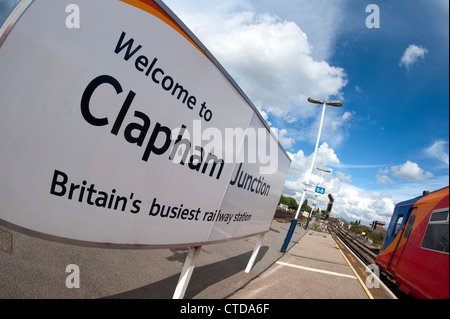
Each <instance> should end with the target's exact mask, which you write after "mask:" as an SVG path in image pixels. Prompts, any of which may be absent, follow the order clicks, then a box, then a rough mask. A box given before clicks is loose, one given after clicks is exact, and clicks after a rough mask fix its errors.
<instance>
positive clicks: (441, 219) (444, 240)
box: [422, 208, 448, 253]
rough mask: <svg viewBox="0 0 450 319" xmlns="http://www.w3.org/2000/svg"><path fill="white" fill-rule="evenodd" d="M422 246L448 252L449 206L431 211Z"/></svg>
mask: <svg viewBox="0 0 450 319" xmlns="http://www.w3.org/2000/svg"><path fill="white" fill-rule="evenodd" d="M422 248H426V249H431V250H436V251H440V252H445V253H448V208H446V209H440V210H437V211H434V212H432V213H431V216H430V221H429V222H428V227H427V231H426V232H425V236H424V237H423V240H422Z"/></svg>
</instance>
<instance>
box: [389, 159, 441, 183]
mask: <svg viewBox="0 0 450 319" xmlns="http://www.w3.org/2000/svg"><path fill="white" fill-rule="evenodd" d="M391 172H392V175H394V176H396V177H399V178H402V179H406V180H408V181H423V180H427V179H429V178H431V177H433V174H432V173H431V172H426V171H424V170H423V169H422V168H420V167H419V165H417V163H413V162H410V161H406V163H405V164H403V165H399V166H392V167H391Z"/></svg>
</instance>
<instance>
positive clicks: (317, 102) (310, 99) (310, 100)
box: [308, 97, 323, 104]
mask: <svg viewBox="0 0 450 319" xmlns="http://www.w3.org/2000/svg"><path fill="white" fill-rule="evenodd" d="M308 102H309V103H314V104H323V101H322V100H319V99H316V98H313V97H308Z"/></svg>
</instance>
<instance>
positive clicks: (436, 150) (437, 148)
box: [425, 140, 449, 166]
mask: <svg viewBox="0 0 450 319" xmlns="http://www.w3.org/2000/svg"><path fill="white" fill-rule="evenodd" d="M425 153H426V154H427V155H428V156H429V157H431V158H434V159H437V160H439V161H441V162H443V163H444V164H446V165H447V166H448V165H449V156H448V141H443V140H439V141H436V142H434V144H433V145H431V146H430V147H428V148H427V149H426V150H425Z"/></svg>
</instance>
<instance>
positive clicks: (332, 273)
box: [276, 261, 356, 279]
mask: <svg viewBox="0 0 450 319" xmlns="http://www.w3.org/2000/svg"><path fill="white" fill-rule="evenodd" d="M276 263H277V264H279V265H283V266H288V267H292V268H298V269H302V270H307V271H312V272H318V273H321V274H328V275H333V276H339V277H346V278H351V279H356V277H355V276H352V275H346V274H341V273H338V272H333V271H327V270H322V269H317V268H309V267H304V266H299V265H294V264H289V263H285V262H282V261H277V262H276Z"/></svg>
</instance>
